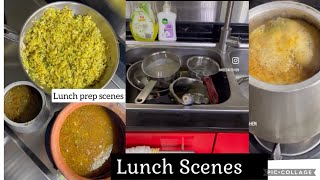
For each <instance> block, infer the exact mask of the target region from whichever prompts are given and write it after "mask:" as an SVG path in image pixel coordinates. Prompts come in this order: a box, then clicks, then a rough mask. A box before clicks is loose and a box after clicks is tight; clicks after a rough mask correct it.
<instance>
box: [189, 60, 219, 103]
mask: <svg viewBox="0 0 320 180" xmlns="http://www.w3.org/2000/svg"><path fill="white" fill-rule="evenodd" d="M187 66H188V69H189V75H190V77H193V78H197V79H200V80H202V81H203V82H204V84H205V85H206V87H207V89H208V93H209V99H210V103H212V104H218V103H219V95H218V93H217V90H216V88H215V86H214V84H213V82H212V79H211V77H210V76H213V75H215V74H217V73H218V72H219V68H220V65H219V64H218V63H217V61H215V60H213V59H212V58H209V57H205V56H193V57H190V58H189V59H188V60H187Z"/></svg>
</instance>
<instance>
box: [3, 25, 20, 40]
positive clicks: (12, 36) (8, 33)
mask: <svg viewBox="0 0 320 180" xmlns="http://www.w3.org/2000/svg"><path fill="white" fill-rule="evenodd" d="M4 30H5V32H4V37H5V38H6V39H9V40H10V41H13V42H15V43H19V39H20V38H19V35H18V32H17V31H15V30H13V29H12V28H11V27H10V26H7V25H6V24H5V25H4Z"/></svg>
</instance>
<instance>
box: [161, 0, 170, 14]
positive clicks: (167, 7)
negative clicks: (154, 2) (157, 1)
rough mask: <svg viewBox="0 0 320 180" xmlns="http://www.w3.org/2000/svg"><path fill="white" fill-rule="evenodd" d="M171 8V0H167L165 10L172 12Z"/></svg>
mask: <svg viewBox="0 0 320 180" xmlns="http://www.w3.org/2000/svg"><path fill="white" fill-rule="evenodd" d="M170 9H171V5H170V2H169V1H165V2H164V5H163V11H165V12H170Z"/></svg>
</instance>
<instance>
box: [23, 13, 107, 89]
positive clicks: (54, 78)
mask: <svg viewBox="0 0 320 180" xmlns="http://www.w3.org/2000/svg"><path fill="white" fill-rule="evenodd" d="M106 52H107V45H106V42H105V40H104V39H103V37H102V35H101V32H100V30H99V29H98V28H97V26H96V24H95V23H94V22H93V21H92V20H91V17H90V16H86V15H85V16H83V15H74V14H73V13H72V11H71V10H70V9H69V8H68V7H65V8H64V9H61V10H59V9H54V8H49V9H47V10H46V11H45V12H44V15H43V16H42V17H41V18H40V19H39V20H38V21H35V22H34V25H33V27H32V28H31V29H30V30H29V31H28V32H27V34H26V37H25V49H24V50H23V54H22V56H23V57H22V59H23V65H24V66H25V68H26V70H27V71H28V74H29V75H30V77H31V79H32V80H34V81H38V82H39V83H41V84H42V85H45V86H47V87H48V88H52V89H54V88H70V89H81V88H88V87H92V86H94V85H95V84H96V83H97V82H98V81H99V80H100V79H101V78H102V75H103V74H104V73H105V69H106V67H107V63H108V58H107V54H106Z"/></svg>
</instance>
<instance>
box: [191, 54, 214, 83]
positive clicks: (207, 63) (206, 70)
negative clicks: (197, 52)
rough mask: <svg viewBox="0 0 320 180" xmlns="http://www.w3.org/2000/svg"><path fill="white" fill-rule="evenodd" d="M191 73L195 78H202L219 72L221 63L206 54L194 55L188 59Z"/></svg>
mask: <svg viewBox="0 0 320 180" xmlns="http://www.w3.org/2000/svg"><path fill="white" fill-rule="evenodd" d="M187 66H188V69H189V75H190V76H191V77H193V78H198V79H202V78H203V77H205V76H212V75H215V74H217V73H218V72H219V68H220V65H219V64H218V63H217V61H215V60H213V59H211V58H209V57H206V56H193V57H190V58H189V59H188V61H187Z"/></svg>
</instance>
